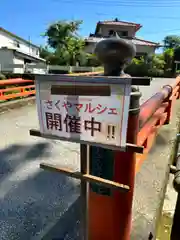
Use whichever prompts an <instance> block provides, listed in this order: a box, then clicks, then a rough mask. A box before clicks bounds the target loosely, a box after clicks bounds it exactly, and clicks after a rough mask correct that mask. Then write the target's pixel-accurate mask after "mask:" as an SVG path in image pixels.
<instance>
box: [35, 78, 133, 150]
mask: <svg viewBox="0 0 180 240" xmlns="http://www.w3.org/2000/svg"><path fill="white" fill-rule="evenodd" d="M55 84H56V85H57V86H58V88H60V86H61V85H62V86H64V85H67V83H64V84H62V83H59V84H58V83H57V82H55V83H52V82H50V81H49V82H48V83H47V82H46V83H45V82H44V83H43V82H37V85H36V90H37V105H38V114H39V123H40V132H41V133H42V134H46V135H47V134H48V135H53V136H57V137H59V138H65V139H67V140H70V141H71V140H72V141H75V142H85V143H92V142H93V143H97V145H98V143H99V144H103V145H111V146H117V147H125V145H126V133H127V124H128V115H129V102H130V92H131V85H128V84H127V85H126V84H122V85H119V84H118V85H116V84H112V85H108V87H110V96H83V95H81V96H76V95H61V94H51V87H52V85H55ZM77 85H78V84H76V86H77ZM79 85H81V86H82V84H80V83H79ZM96 85H97V88H98V84H94V83H93V86H96ZM106 85H107V84H106ZM69 86H70V84H69ZM71 86H72V84H71ZM84 86H86V85H85V84H84ZM101 86H102V84H101ZM92 95H93V94H92Z"/></svg>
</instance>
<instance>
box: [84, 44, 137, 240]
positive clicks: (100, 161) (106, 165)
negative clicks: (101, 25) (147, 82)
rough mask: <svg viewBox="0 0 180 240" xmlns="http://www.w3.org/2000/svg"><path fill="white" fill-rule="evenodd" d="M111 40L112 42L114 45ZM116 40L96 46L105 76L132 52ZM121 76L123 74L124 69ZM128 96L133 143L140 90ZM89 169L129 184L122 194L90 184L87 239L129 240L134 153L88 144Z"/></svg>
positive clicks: (117, 69) (114, 72)
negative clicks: (128, 188)
mask: <svg viewBox="0 0 180 240" xmlns="http://www.w3.org/2000/svg"><path fill="white" fill-rule="evenodd" d="M105 41H106V40H105ZM113 41H115V42H114V44H113ZM118 41H119V40H107V41H106V42H104V41H102V42H100V43H99V44H98V45H97V47H96V51H97V55H98V57H99V58H100V59H101V60H102V62H104V66H105V69H104V70H105V75H110V76H119V75H120V73H121V69H122V65H123V63H124V61H123V60H124V59H123V58H125V57H126V59H127V57H128V58H130V57H132V55H133V53H132V50H133V49H132V48H131V45H128V44H124V43H122V42H121V41H119V43H118ZM106 43H107V46H106ZM108 44H109V45H108ZM121 44H122V45H121ZM101 45H102V48H101ZM112 48H116V49H112ZM104 49H106V50H104ZM126 54H127V55H128V56H127V55H126ZM125 55H126V56H125ZM113 59H114V60H113ZM121 76H122V77H123V76H124V73H123V72H122V73H121ZM125 77H127V76H125ZM131 97H132V98H131V106H130V108H132V109H131V111H130V115H129V125H128V136H127V141H128V142H129V143H136V137H137V133H138V114H139V97H140V93H139V92H134V93H132V96H131ZM89 169H90V174H92V175H96V176H100V177H103V178H105V179H109V180H113V181H116V182H119V183H122V184H127V185H129V186H130V191H129V192H128V193H121V192H118V191H116V190H114V191H111V190H110V189H108V188H105V187H98V186H96V185H93V184H90V188H89V198H88V203H89V206H88V210H89V216H88V224H89V225H88V226H89V229H88V230H89V238H88V239H89V240H100V239H103V240H129V239H130V229H131V211H132V200H133V190H134V178H135V153H129V152H118V151H113V150H109V149H104V148H100V147H94V146H91V147H90V168H89Z"/></svg>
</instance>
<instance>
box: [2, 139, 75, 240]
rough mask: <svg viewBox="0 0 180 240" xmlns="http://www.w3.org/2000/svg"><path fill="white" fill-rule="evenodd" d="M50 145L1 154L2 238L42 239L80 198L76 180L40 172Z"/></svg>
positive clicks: (22, 147) (12, 148)
mask: <svg viewBox="0 0 180 240" xmlns="http://www.w3.org/2000/svg"><path fill="white" fill-rule="evenodd" d="M50 145H51V143H38V144H31V145H12V146H9V147H7V148H5V149H2V150H1V151H0V208H1V212H0V232H1V234H0V239H2V240H6V239H7V240H12V239H13V240H14V239H16V240H24V239H26V240H30V239H41V238H40V237H37V236H38V235H39V236H41V235H43V233H45V232H47V231H48V230H49V228H51V227H52V226H53V225H54V224H55V223H56V222H57V220H58V219H59V218H60V217H61V215H62V214H63V213H64V212H65V211H66V210H67V209H68V208H69V206H70V205H71V204H72V203H73V202H74V201H75V200H76V198H77V196H78V195H79V189H78V187H77V186H78V182H77V181H74V180H72V179H70V178H68V177H65V176H64V175H61V174H58V173H51V172H47V171H43V170H41V169H39V163H40V162H41V161H42V160H45V159H46V158H50V157H51V151H50V149H51V146H50ZM61 227H62V228H63V225H62V226H61Z"/></svg>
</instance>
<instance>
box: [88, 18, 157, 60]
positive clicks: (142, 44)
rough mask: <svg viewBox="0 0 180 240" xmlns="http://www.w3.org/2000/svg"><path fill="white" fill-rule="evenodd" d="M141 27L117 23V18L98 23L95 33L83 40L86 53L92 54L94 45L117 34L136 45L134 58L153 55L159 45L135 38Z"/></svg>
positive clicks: (122, 22)
mask: <svg viewBox="0 0 180 240" xmlns="http://www.w3.org/2000/svg"><path fill="white" fill-rule="evenodd" d="M141 27H142V25H140V24H137V23H132V22H124V21H119V20H118V19H117V18H116V19H115V20H114V21H100V22H98V23H97V25H96V29H95V33H94V34H90V35H89V37H88V38H85V43H86V48H85V49H86V52H87V53H93V51H94V47H95V45H96V43H98V42H99V41H101V40H103V39H105V38H108V37H111V36H112V35H114V33H117V34H118V36H119V37H120V38H123V39H125V40H127V41H131V42H133V43H134V44H135V45H136V57H141V56H144V57H146V56H147V55H149V54H153V53H154V52H155V50H156V48H158V47H160V44H159V43H155V42H151V41H148V40H143V39H139V38H137V37H136V33H137V31H138V30H139V29H140V28H141Z"/></svg>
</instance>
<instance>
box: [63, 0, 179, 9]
mask: <svg viewBox="0 0 180 240" xmlns="http://www.w3.org/2000/svg"><path fill="white" fill-rule="evenodd" d="M131 1H132V0H131ZM62 2H63V3H67V4H71V3H74V1H73V0H61V3H62ZM167 3H168V4H169V2H167ZM170 3H171V4H169V5H164V4H160V3H152V2H151V3H148V2H139V3H138V2H125V1H122V2H121V3H119V2H117V1H114V2H113V1H102V0H86V1H77V2H76V4H81V5H94V6H97V5H102V6H103V7H118V6H119V7H148V8H149V7H155V8H172V7H180V2H174V4H172V3H173V2H170ZM134 4H135V5H134ZM177 4H178V5H177Z"/></svg>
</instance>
